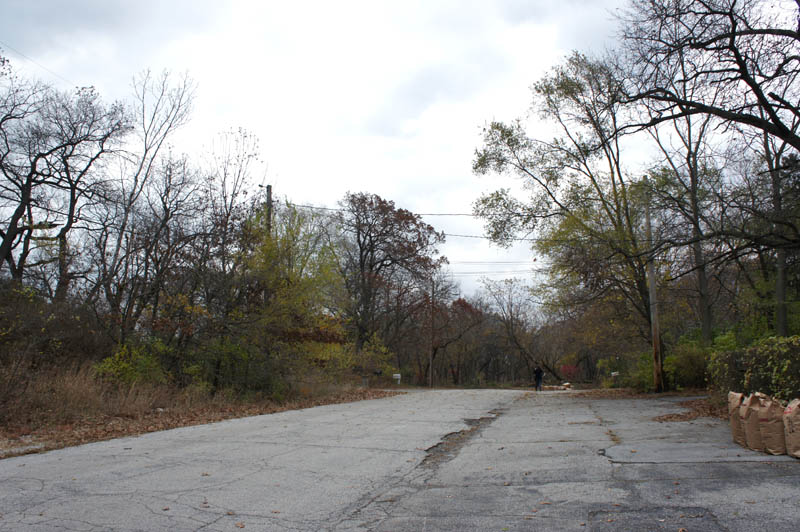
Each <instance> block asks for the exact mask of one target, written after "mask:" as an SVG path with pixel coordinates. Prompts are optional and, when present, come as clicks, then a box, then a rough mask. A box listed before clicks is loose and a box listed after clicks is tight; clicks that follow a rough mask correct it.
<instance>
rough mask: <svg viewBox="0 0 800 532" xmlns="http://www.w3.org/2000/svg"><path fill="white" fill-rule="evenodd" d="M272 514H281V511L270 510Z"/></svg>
mask: <svg viewBox="0 0 800 532" xmlns="http://www.w3.org/2000/svg"><path fill="white" fill-rule="evenodd" d="M272 513H274V514H279V513H281V511H280V510H272Z"/></svg>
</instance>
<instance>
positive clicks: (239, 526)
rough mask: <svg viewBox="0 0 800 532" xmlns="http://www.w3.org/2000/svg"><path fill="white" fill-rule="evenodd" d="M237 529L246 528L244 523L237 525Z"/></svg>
mask: <svg viewBox="0 0 800 532" xmlns="http://www.w3.org/2000/svg"><path fill="white" fill-rule="evenodd" d="M236 528H244V523H241V522H239V523H236Z"/></svg>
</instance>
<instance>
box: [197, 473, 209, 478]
mask: <svg viewBox="0 0 800 532" xmlns="http://www.w3.org/2000/svg"><path fill="white" fill-rule="evenodd" d="M200 476H201V477H210V476H211V473H200Z"/></svg>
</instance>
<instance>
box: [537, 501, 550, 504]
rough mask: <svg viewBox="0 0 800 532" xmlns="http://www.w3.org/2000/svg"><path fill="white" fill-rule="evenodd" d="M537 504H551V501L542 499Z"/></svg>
mask: <svg viewBox="0 0 800 532" xmlns="http://www.w3.org/2000/svg"><path fill="white" fill-rule="evenodd" d="M539 504H553V503H552V502H547V501H542V502H540V503H539Z"/></svg>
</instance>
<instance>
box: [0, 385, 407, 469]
mask: <svg viewBox="0 0 800 532" xmlns="http://www.w3.org/2000/svg"><path fill="white" fill-rule="evenodd" d="M399 393H403V392H395V391H387V390H372V389H354V390H348V391H346V392H340V393H336V394H333V395H328V396H324V397H318V398H308V399H300V400H296V401H290V402H287V403H284V404H275V403H254V404H239V405H230V404H229V405H224V406H203V407H200V408H195V409H180V410H170V409H162V408H158V409H155V410H152V411H150V412H147V413H143V414H139V415H136V416H119V415H117V416H112V415H94V416H86V417H83V418H80V419H78V420H76V421H74V422H72V423H65V424H58V425H45V426H40V427H37V428H34V429H31V428H30V427H29V426H26V425H24V424H14V423H11V424H9V425H7V426H0V459H1V458H9V457H11V456H19V455H24V454H31V453H39V452H44V451H50V450H53V449H60V448H62V447H70V446H74V445H81V444H84V443H91V442H96V441H103V440H110V439H113V438H120V437H123V436H135V435H137V434H144V433H147V432H155V431H159V430H168V429H174V428H178V427H187V426H191V425H203V424H206V423H215V422H217V421H223V420H226V419H234V418H240V417H249V416H259V415H262V414H274V413H276V412H284V411H286V410H299V409H302V408H310V407H314V406H321V405H328V404H339V403H350V402H354V401H363V400H367V399H380V398H383V397H391V396H393V395H398V394H399Z"/></svg>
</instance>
